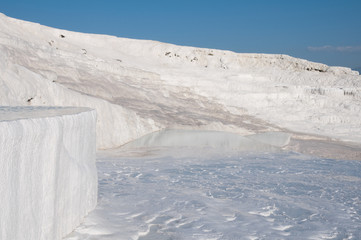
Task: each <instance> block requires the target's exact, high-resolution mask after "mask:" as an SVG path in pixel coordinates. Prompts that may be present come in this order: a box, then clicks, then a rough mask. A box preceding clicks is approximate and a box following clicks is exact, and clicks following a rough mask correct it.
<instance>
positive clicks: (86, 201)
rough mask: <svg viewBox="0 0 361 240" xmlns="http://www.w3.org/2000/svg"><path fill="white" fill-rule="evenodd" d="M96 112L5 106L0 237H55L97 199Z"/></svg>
mask: <svg viewBox="0 0 361 240" xmlns="http://www.w3.org/2000/svg"><path fill="white" fill-rule="evenodd" d="M95 124H96V113H95V111H94V110H91V109H87V108H69V107H68V108H57V107H0V147H1V150H0V172H1V174H0V205H1V211H0V239H13V240H17V239H19V240H20V239H21V240H22V239H38V240H49V239H52V240H56V239H61V238H62V237H64V236H65V235H66V234H68V233H70V232H71V231H72V230H73V229H74V228H75V227H76V226H77V225H79V224H80V222H81V220H82V219H83V217H84V216H85V215H86V214H87V213H88V212H89V211H91V210H92V209H93V208H94V207H95V205H96V203H97V184H98V183H97V171H96V167H95V149H96V146H95Z"/></svg>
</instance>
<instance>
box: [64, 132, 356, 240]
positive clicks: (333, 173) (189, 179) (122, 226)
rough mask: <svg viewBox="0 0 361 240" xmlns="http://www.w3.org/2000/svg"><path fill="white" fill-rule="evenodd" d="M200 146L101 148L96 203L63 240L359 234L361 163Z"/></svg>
mask: <svg viewBox="0 0 361 240" xmlns="http://www.w3.org/2000/svg"><path fill="white" fill-rule="evenodd" d="M178 134H179V135H182V133H180V132H178ZM186 134H187V135H189V134H190V133H189V132H188V131H187V132H186ZM195 134H196V135H198V138H200V137H201V135H203V136H205V137H208V136H209V133H205V135H204V134H203V133H200V132H196V133H195ZM218 134H220V133H218ZM191 135H192V134H191ZM167 136H169V137H170V138H169V140H170V141H169V142H168V143H167V144H166V143H165V139H166V138H167ZM227 136H229V135H228V134H227V133H225V135H224V136H223V140H224V141H223V142H226V139H227ZM150 138H151V136H149V137H148V140H149V139H150ZM259 138H260V137H259ZM193 139H197V138H193ZM267 139H270V138H267V137H266V138H265V137H263V140H267ZM228 140H229V141H231V142H232V143H234V141H235V139H234V138H233V137H232V136H230V138H228ZM196 142H198V141H197V140H195V142H194V144H192V143H191V141H189V142H188V143H185V142H183V141H179V140H178V141H175V139H174V134H173V132H164V133H162V134H161V137H160V136H159V135H158V136H154V138H153V140H152V141H140V142H139V141H138V142H137V144H134V145H131V146H128V147H127V148H120V149H114V150H111V151H109V150H108V151H104V152H101V153H99V155H98V162H97V168H98V175H99V199H98V201H99V204H98V206H97V208H96V209H95V210H94V211H93V212H92V213H90V214H89V215H88V217H87V218H86V219H85V221H84V223H82V224H81V225H80V226H79V227H78V228H76V229H75V231H74V232H73V233H71V234H70V235H68V236H67V237H66V238H65V240H83V239H88V240H90V239H92V240H93V239H104V240H105V239H114V240H115V239H116V240H122V239H125V240H128V239H134V240H135V239H139V240H146V239H148V240H150V239H153V240H162V239H207V240H208V239H224V240H230V239H355V240H356V239H360V238H361V199H360V196H361V195H360V194H361V162H360V161H340V160H330V159H321V158H315V157H310V156H306V155H301V154H297V153H293V152H284V151H281V150H280V149H277V148H274V147H273V148H271V147H270V146H268V147H267V146H266V144H265V141H264V142H263V143H261V142H257V141H253V143H252V146H253V147H251V148H248V149H244V150H241V151H240V150H238V151H232V148H233V146H234V145H236V144H234V145H228V144H226V146H227V147H225V145H222V146H221V148H216V147H215V146H214V145H213V147H210V146H208V147H207V145H205V144H206V143H205V142H204V141H203V142H202V143H201V144H198V145H197V144H196ZM238 143H246V144H247V141H246V140H245V139H240V140H239V141H238ZM142 146H143V147H142Z"/></svg>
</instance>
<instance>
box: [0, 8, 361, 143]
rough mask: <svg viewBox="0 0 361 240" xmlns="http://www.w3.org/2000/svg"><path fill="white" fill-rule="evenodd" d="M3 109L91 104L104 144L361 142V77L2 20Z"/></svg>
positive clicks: (282, 59) (283, 60) (285, 60)
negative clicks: (239, 138)
mask: <svg viewBox="0 0 361 240" xmlns="http://www.w3.org/2000/svg"><path fill="white" fill-rule="evenodd" d="M0 56H1V57H0V86H1V87H0V105H25V106H26V105H31V106H35V105H45V106H48V105H55V106H69V105H71V106H86V107H92V108H95V109H96V110H97V112H98V116H99V117H98V122H97V134H98V138H97V146H98V148H100V149H105V148H113V147H117V146H120V145H123V144H125V143H127V142H129V141H132V140H134V139H137V138H139V137H141V136H144V135H146V134H148V133H151V132H154V131H158V130H162V129H166V128H173V129H198V130H219V131H228V132H235V133H239V134H242V135H247V134H254V133H259V132H267V131H283V130H285V129H286V130H288V131H292V132H302V133H307V134H314V135H322V136H326V137H329V138H334V139H339V140H346V141H353V142H357V143H360V142H361V121H360V117H359V116H360V113H361V76H360V75H359V74H358V72H356V71H352V70H351V69H349V68H344V67H330V66H327V65H325V64H321V63H314V62H310V61H306V60H303V59H297V58H293V57H290V56H287V55H277V54H240V53H234V52H230V51H222V50H215V49H202V48H194V47H183V46H176V45H172V44H166V43H160V42H156V41H147V40H133V39H126V38H117V37H112V36H105V35H95V34H84V33H76V32H70V31H66V30H61V29H54V28H50V27H45V26H41V25H39V24H35V23H30V22H25V21H20V20H16V19H12V18H9V17H6V16H5V15H2V14H0Z"/></svg>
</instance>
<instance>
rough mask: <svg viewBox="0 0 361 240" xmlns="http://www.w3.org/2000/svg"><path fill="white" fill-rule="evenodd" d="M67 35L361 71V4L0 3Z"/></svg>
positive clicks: (314, 0)
mask: <svg viewBox="0 0 361 240" xmlns="http://www.w3.org/2000/svg"><path fill="white" fill-rule="evenodd" d="M0 12H2V13H4V14H6V15H8V16H10V17H14V18H19V19H23V20H27V21H32V22H38V23H40V24H43V25H47V26H51V27H56V28H62V29H66V30H72V31H79V32H88V33H102V34H109V35H115V36H119V37H128V38H136V39H151V40H158V41H161V42H168V43H174V44H179V45H188V46H196V47H206V48H217V49H227V50H232V51H235V52H255V53H282V54H288V55H291V56H294V57H300V58H305V59H308V60H312V61H317V62H322V63H326V64H328V65H338V66H348V67H352V68H355V67H361V0H303V1H302V0H244V1H243V0H114V1H110V0H97V1H94V0H27V1H25V0H19V1H18V0H1V1H0Z"/></svg>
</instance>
